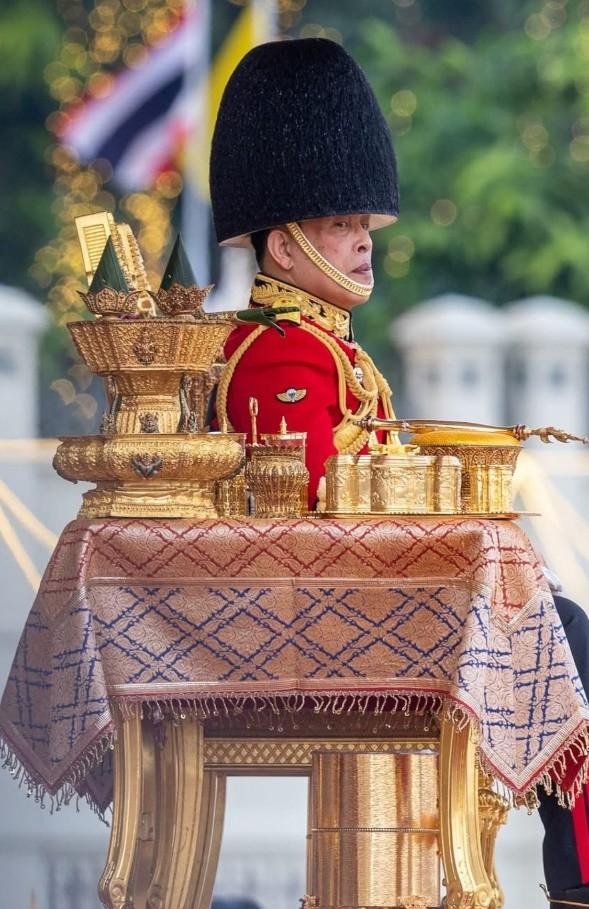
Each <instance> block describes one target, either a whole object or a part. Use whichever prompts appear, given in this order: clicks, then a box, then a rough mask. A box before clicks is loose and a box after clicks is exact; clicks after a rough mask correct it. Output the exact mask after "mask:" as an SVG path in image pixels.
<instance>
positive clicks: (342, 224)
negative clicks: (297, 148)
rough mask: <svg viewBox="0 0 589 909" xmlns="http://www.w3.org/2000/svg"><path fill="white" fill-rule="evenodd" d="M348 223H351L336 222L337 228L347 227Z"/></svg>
mask: <svg viewBox="0 0 589 909" xmlns="http://www.w3.org/2000/svg"><path fill="white" fill-rule="evenodd" d="M348 223H349V222H348V221H336V222H335V226H336V227H347V226H348Z"/></svg>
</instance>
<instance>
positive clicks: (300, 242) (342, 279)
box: [286, 221, 374, 300]
mask: <svg viewBox="0 0 589 909" xmlns="http://www.w3.org/2000/svg"><path fill="white" fill-rule="evenodd" d="M286 228H287V230H288V232H289V234H290V235H291V237H292V238H293V240H294V241H295V243H296V244H297V246H298V247H300V249H302V251H303V252H304V253H305V255H306V256H307V258H308V259H310V260H311V262H312V263H313V265H316V266H317V268H319V269H320V270H321V271H322V272H323V274H325V275H327V277H328V278H331V280H332V281H335V283H336V284H339V286H340V287H343V288H344V290H349V291H350V293H353V294H356V296H357V297H362V298H363V299H364V300H366V299H367V298H368V297H369V296H370V294H371V293H372V288H373V287H374V281H372V280H371V281H370V284H361V283H360V282H359V281H354V280H352V278H348V276H347V275H344V273H343V271H340V270H339V268H336V267H335V265H332V264H331V262H328V261H327V259H325V258H324V257H323V256H322V255H321V253H320V252H319V250H318V249H315V247H314V246H313V244H312V243H311V241H310V240H309V239H307V237H306V236H305V234H304V233H303V231H302V230H301V228H300V227H299V225H298V224H296V222H294V221H291V222H290V223H289V224H287V225H286Z"/></svg>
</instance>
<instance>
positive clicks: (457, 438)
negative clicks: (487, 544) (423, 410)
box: [412, 430, 521, 514]
mask: <svg viewBox="0 0 589 909" xmlns="http://www.w3.org/2000/svg"><path fill="white" fill-rule="evenodd" d="M412 442H413V443H414V444H418V445H419V449H420V451H422V452H423V453H424V454H430V455H435V456H437V457H447V456H453V457H455V458H457V459H458V460H459V462H460V465H461V468H462V483H461V489H460V500H461V511H462V512H463V513H465V514H505V513H508V512H511V511H513V474H514V471H515V467H516V464H517V459H518V457H519V453H520V451H521V442H520V441H519V440H518V439H516V438H513V437H510V436H508V435H500V434H499V433H493V432H488V433H485V432H478V433H475V432H470V433H469V432H467V431H463V432H460V433H458V432H448V431H446V430H433V431H431V432H428V433H422V434H418V435H416V436H414V437H413V439H412Z"/></svg>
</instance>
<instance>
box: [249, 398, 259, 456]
mask: <svg viewBox="0 0 589 909" xmlns="http://www.w3.org/2000/svg"><path fill="white" fill-rule="evenodd" d="M249 412H250V418H251V421H252V445H257V444H258V420H257V416H258V399H257V398H250V399H249Z"/></svg>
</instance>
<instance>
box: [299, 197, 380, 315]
mask: <svg viewBox="0 0 589 909" xmlns="http://www.w3.org/2000/svg"><path fill="white" fill-rule="evenodd" d="M368 225H369V216H368V215H337V216H334V217H329V218H314V219H312V220H310V221H302V222H301V225H300V226H301V228H302V230H303V232H304V233H305V236H306V237H307V238H308V239H309V240H310V241H311V243H312V244H313V246H314V247H315V249H317V250H318V251H319V252H320V253H321V255H322V256H323V257H324V258H325V259H327V261H328V262H329V263H330V264H331V265H335V267H336V268H337V269H339V271H341V272H343V274H344V275H346V276H347V277H349V278H351V279H352V280H353V281H357V282H358V283H359V284H367V285H370V284H371V282H372V263H371V259H372V239H371V237H370V233H369V231H368ZM289 249H290V253H291V256H292V262H293V266H292V269H291V270H290V276H289V277H288V278H287V279H286V280H288V282H289V283H290V284H295V285H296V286H297V287H300V288H301V289H302V290H306V291H307V292H308V293H310V294H313V295H314V296H316V297H321V299H323V300H327V301H329V302H331V303H334V304H335V305H336V306H339V307H341V308H342V309H347V310H349V309H352V308H353V307H354V306H358V304H360V303H364V302H366V300H367V298H366V297H359V296H358V295H357V294H353V293H351V292H350V291H348V290H345V289H344V288H343V287H340V286H339V284H336V283H335V281H333V280H332V279H331V278H329V277H328V276H327V275H326V274H324V273H323V272H322V271H321V270H320V269H319V268H318V267H317V265H314V264H313V262H311V260H310V259H309V258H308V257H307V256H306V255H305V253H304V252H303V251H302V249H300V248H299V246H297V244H296V243H295V242H294V240H292V239H291V240H290V243H289Z"/></svg>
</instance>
